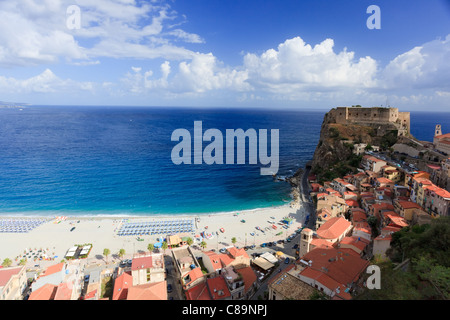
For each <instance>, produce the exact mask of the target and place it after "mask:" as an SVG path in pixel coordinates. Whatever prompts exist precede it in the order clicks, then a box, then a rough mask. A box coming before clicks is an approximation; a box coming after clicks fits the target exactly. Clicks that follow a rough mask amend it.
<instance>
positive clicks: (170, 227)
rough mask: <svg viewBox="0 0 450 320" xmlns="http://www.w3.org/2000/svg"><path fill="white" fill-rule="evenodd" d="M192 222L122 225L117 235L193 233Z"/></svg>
mask: <svg viewBox="0 0 450 320" xmlns="http://www.w3.org/2000/svg"><path fill="white" fill-rule="evenodd" d="M194 231H195V228H194V221H193V220H169V221H167V220H166V221H151V222H128V223H124V224H123V225H122V226H121V228H120V229H119V231H118V232H117V234H118V235H119V236H135V235H159V234H174V233H181V232H194Z"/></svg>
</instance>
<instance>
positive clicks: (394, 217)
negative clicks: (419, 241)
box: [386, 214, 409, 227]
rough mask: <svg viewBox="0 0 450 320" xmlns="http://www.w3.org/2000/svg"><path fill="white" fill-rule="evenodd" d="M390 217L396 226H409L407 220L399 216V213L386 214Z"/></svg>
mask: <svg viewBox="0 0 450 320" xmlns="http://www.w3.org/2000/svg"><path fill="white" fill-rule="evenodd" d="M386 216H387V217H388V218H389V219H391V221H392V223H393V224H394V227H397V226H398V227H407V226H409V224H408V223H407V222H406V220H405V219H404V218H402V217H399V216H398V215H392V214H388V215H386Z"/></svg>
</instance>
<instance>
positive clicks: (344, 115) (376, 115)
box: [333, 107, 410, 135]
mask: <svg viewBox="0 0 450 320" xmlns="http://www.w3.org/2000/svg"><path fill="white" fill-rule="evenodd" d="M333 110H335V111H334V113H333V114H334V116H335V119H336V123H339V124H348V123H393V124H395V125H396V126H397V127H398V129H399V135H405V134H409V133H410V131H409V129H410V113H409V112H399V111H398V108H382V107H374V108H358V107H337V108H336V109H333Z"/></svg>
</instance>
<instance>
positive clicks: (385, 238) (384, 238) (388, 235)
mask: <svg viewBox="0 0 450 320" xmlns="http://www.w3.org/2000/svg"><path fill="white" fill-rule="evenodd" d="M374 240H377V241H391V240H392V235H391V234H387V235H385V236H382V235H379V236H378V237H376V238H375V239H374Z"/></svg>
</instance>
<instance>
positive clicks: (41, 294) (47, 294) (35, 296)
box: [28, 283, 58, 300]
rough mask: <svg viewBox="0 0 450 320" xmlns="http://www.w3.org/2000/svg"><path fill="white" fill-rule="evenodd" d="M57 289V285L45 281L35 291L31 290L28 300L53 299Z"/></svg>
mask: <svg viewBox="0 0 450 320" xmlns="http://www.w3.org/2000/svg"><path fill="white" fill-rule="evenodd" d="M57 289H58V286H57V285H54V284H50V283H46V284H44V285H43V286H42V287H40V288H39V289H37V290H36V291H33V292H31V294H30V296H29V297H28V300H53V299H55V295H56V290H57Z"/></svg>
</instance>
